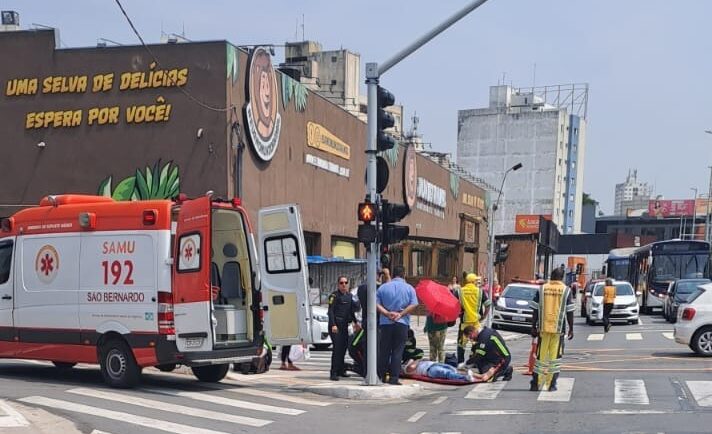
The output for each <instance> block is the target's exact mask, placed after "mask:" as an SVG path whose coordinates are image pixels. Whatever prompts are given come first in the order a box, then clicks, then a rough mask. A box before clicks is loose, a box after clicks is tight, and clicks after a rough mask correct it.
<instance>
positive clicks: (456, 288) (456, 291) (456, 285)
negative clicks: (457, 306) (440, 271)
mask: <svg viewBox="0 0 712 434" xmlns="http://www.w3.org/2000/svg"><path fill="white" fill-rule="evenodd" d="M447 289H449V290H450V293H451V294H452V295H453V296H454V297H455V298H457V299H458V300H459V299H460V282H459V281H458V280H457V276H452V280H451V281H450V284H449V285H448V286H447Z"/></svg>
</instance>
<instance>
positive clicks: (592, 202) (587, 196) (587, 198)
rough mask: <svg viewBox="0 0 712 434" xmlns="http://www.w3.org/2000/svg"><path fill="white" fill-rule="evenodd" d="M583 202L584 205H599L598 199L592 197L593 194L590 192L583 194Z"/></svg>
mask: <svg viewBox="0 0 712 434" xmlns="http://www.w3.org/2000/svg"><path fill="white" fill-rule="evenodd" d="M581 202H582V203H583V205H584V206H585V205H593V206H596V205H598V201H597V200H596V199H594V198H592V197H591V195H590V194H588V193H584V194H583V198H582V199H581Z"/></svg>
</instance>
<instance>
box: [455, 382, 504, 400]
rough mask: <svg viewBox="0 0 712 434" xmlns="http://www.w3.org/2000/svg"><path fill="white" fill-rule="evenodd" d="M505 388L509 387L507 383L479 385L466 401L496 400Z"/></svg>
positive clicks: (473, 389)
mask: <svg viewBox="0 0 712 434" xmlns="http://www.w3.org/2000/svg"><path fill="white" fill-rule="evenodd" d="M505 386H507V382H505V381H498V382H496V383H483V384H478V385H476V386H475V387H473V388H472V390H470V392H469V393H468V394H467V396H465V399H495V398H497V396H498V395H499V392H501V391H502V389H504V388H505Z"/></svg>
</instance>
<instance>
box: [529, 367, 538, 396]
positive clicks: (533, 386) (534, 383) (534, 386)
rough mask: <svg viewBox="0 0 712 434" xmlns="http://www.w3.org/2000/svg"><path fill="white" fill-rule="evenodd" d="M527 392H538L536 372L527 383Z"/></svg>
mask: <svg viewBox="0 0 712 434" xmlns="http://www.w3.org/2000/svg"><path fill="white" fill-rule="evenodd" d="M529 391H531V392H538V391H539V374H537V373H536V372H535V373H533V374H532V381H531V382H530V383H529Z"/></svg>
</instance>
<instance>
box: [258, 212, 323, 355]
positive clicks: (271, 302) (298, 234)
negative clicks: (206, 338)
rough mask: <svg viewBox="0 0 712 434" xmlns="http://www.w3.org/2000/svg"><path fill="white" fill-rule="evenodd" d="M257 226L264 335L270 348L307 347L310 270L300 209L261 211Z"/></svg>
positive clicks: (309, 333)
mask: <svg viewBox="0 0 712 434" xmlns="http://www.w3.org/2000/svg"><path fill="white" fill-rule="evenodd" d="M258 225H259V231H258V243H259V244H258V250H259V255H260V261H259V262H260V274H261V293H262V303H263V309H265V316H264V328H265V334H266V335H267V338H268V339H269V341H270V343H271V344H273V345H291V344H299V343H310V342H311V340H312V337H311V306H310V305H309V298H308V288H309V284H308V279H309V270H308V268H307V257H306V251H305V249H304V246H305V243H304V235H303V232H302V220H301V216H300V213H299V208H298V206H297V205H278V206H272V207H269V208H263V209H261V210H260V211H259V219H258Z"/></svg>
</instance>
